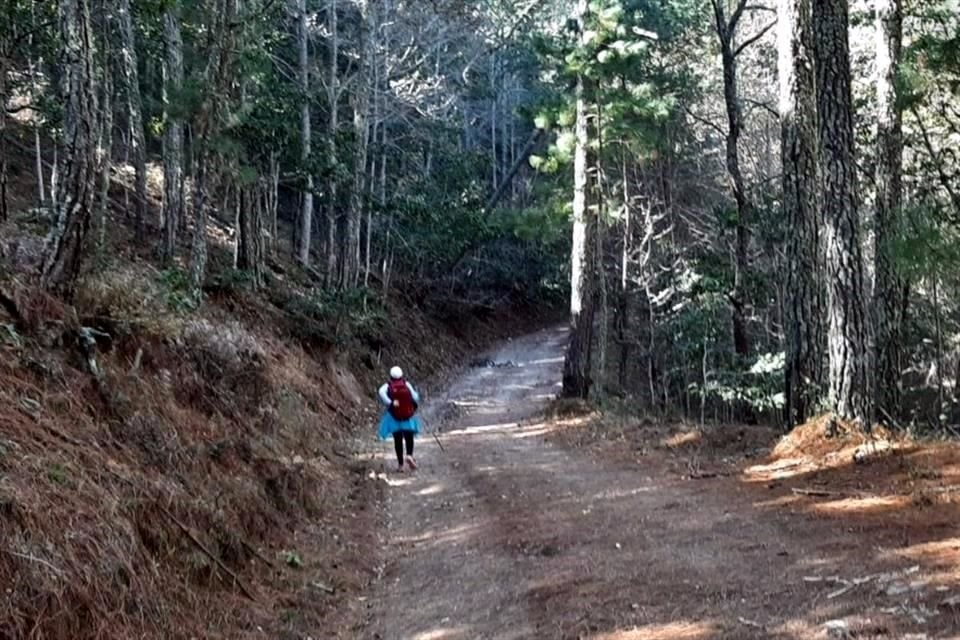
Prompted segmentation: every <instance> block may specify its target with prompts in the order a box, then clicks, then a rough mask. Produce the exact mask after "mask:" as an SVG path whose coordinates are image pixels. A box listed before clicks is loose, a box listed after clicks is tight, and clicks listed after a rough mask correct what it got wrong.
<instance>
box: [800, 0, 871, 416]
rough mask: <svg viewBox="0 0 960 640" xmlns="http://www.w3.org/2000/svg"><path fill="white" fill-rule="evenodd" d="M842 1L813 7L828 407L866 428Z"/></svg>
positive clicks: (824, 0) (865, 355)
mask: <svg viewBox="0 0 960 640" xmlns="http://www.w3.org/2000/svg"><path fill="white" fill-rule="evenodd" d="M848 29H849V15H848V6H847V0H817V2H815V4H814V9H813V33H814V38H815V39H816V40H815V48H814V53H815V56H816V60H815V65H814V66H815V68H816V86H817V108H818V113H819V123H818V124H819V130H820V158H821V167H822V175H821V185H822V189H823V191H822V200H821V203H822V206H823V211H824V224H825V240H826V256H827V282H828V288H827V318H828V331H827V344H828V349H827V352H828V372H829V379H830V394H829V405H830V409H831V410H832V411H833V412H834V413H835V414H836V415H837V416H838V417H840V418H842V419H848V420H857V421H859V422H861V423H862V424H863V426H864V427H865V428H869V427H870V424H871V419H872V416H873V413H872V406H871V405H872V397H871V394H870V385H869V380H868V367H869V363H868V359H869V344H870V341H869V337H868V335H867V332H868V330H869V324H868V322H867V317H866V306H865V303H864V278H863V257H862V249H861V246H862V245H861V242H860V218H859V216H858V211H857V191H856V189H857V175H856V165H855V162H854V160H855V158H854V129H853V103H852V99H851V88H850V49H849V44H848Z"/></svg>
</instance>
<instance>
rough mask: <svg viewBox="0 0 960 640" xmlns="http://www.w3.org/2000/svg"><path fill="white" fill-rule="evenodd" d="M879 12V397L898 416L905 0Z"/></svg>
mask: <svg viewBox="0 0 960 640" xmlns="http://www.w3.org/2000/svg"><path fill="white" fill-rule="evenodd" d="M876 12H877V16H876V35H877V57H876V60H877V69H876V73H877V169H876V185H877V201H876V220H875V227H874V242H875V250H874V255H875V260H876V275H875V277H876V281H875V286H874V304H873V313H874V329H875V332H876V333H875V342H876V354H875V357H876V391H877V393H876V401H877V407H878V409H879V411H880V417H881V418H893V417H894V416H896V415H897V414H898V413H899V410H900V371H901V363H900V354H901V344H900V326H901V320H902V319H901V317H900V309H901V305H900V295H901V293H900V292H901V291H902V289H903V283H902V281H901V278H900V277H899V275H898V270H897V267H896V255H895V242H896V238H897V233H898V227H899V217H900V203H901V190H902V189H901V175H902V166H903V165H902V162H903V135H902V118H901V111H900V108H899V106H898V105H897V85H896V73H897V64H898V63H899V61H900V49H901V40H902V37H903V16H902V9H901V6H900V0H877V3H876Z"/></svg>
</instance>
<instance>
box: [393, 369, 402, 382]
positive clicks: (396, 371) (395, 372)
mask: <svg viewBox="0 0 960 640" xmlns="http://www.w3.org/2000/svg"><path fill="white" fill-rule="evenodd" d="M390 377H391V378H393V379H394V380H399V379H400V378H402V377H403V369H401V368H400V367H394V368H393V369H390Z"/></svg>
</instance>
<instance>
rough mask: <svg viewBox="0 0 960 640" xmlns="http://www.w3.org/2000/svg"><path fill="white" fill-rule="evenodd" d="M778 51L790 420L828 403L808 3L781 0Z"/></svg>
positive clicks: (794, 422) (801, 419)
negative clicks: (825, 375) (826, 394)
mask: <svg viewBox="0 0 960 640" xmlns="http://www.w3.org/2000/svg"><path fill="white" fill-rule="evenodd" d="M778 11H779V20H778V25H777V28H778V48H779V73H780V127H781V136H782V164H783V177H782V184H783V209H784V218H785V219H786V222H787V229H788V233H787V237H788V244H787V273H786V281H787V286H786V296H787V297H788V298H787V300H786V302H785V307H786V317H787V322H786V343H787V345H786V347H787V348H786V352H787V358H786V363H785V366H784V372H785V376H786V389H785V398H786V408H785V409H786V420H787V426H788V428H789V427H792V426H794V425H797V424H801V423H803V422H805V421H806V420H807V419H808V418H809V417H811V416H812V415H813V414H814V412H815V411H816V410H817V408H818V407H819V406H820V404H821V403H822V401H823V393H824V390H825V385H824V369H823V361H824V358H823V355H822V354H823V353H824V352H825V348H826V342H825V337H824V331H823V321H822V318H823V311H824V309H823V294H824V291H823V284H822V283H823V277H822V276H823V264H822V260H821V251H820V247H821V236H822V228H823V221H822V218H821V210H820V207H819V203H818V199H817V193H818V178H817V175H818V168H817V162H818V155H817V154H818V149H817V135H818V134H817V104H816V85H815V78H814V69H813V38H814V36H813V25H812V15H811V4H810V0H779V9H778Z"/></svg>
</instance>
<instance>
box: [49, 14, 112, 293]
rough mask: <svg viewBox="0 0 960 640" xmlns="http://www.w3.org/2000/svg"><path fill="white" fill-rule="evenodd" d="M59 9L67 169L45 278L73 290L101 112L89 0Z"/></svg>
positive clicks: (87, 214)
mask: <svg viewBox="0 0 960 640" xmlns="http://www.w3.org/2000/svg"><path fill="white" fill-rule="evenodd" d="M57 14H58V20H59V25H60V39H61V43H62V47H63V51H62V60H63V63H62V71H61V73H62V76H61V95H62V99H63V105H64V112H63V147H64V148H63V168H62V170H61V173H60V177H59V179H58V181H57V191H58V193H57V198H56V209H55V215H54V224H53V228H52V229H51V231H50V234H49V236H48V238H47V243H46V252H45V255H44V260H43V266H42V269H41V281H42V284H43V286H44V288H46V289H47V290H58V291H60V292H62V293H65V294H68V295H69V294H71V293H72V291H73V285H74V283H75V282H76V278H77V276H78V275H79V272H80V266H81V263H82V261H83V258H84V249H85V247H84V245H85V242H86V239H87V234H88V233H89V230H90V219H91V215H92V209H93V203H94V198H95V195H96V179H97V161H96V140H95V136H96V134H97V131H98V126H97V121H98V117H99V114H98V112H97V93H96V89H95V86H94V79H95V77H96V73H95V68H94V37H93V32H92V31H91V23H90V3H89V0H61V1H60V3H59V4H58V7H57Z"/></svg>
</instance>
